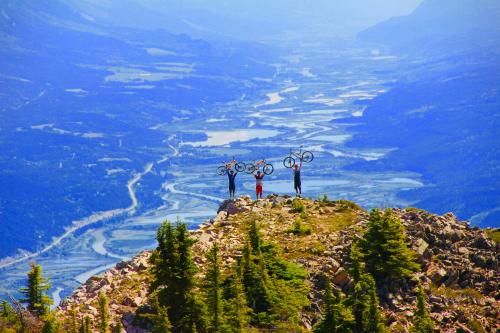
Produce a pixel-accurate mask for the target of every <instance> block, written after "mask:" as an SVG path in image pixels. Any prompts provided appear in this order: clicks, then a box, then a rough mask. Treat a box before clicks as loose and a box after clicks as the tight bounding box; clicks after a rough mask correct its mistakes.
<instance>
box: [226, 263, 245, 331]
mask: <svg viewBox="0 0 500 333" xmlns="http://www.w3.org/2000/svg"><path fill="white" fill-rule="evenodd" d="M224 299H225V302H224V309H225V314H226V316H225V319H226V320H225V325H224V331H227V332H231V333H241V332H243V330H244V329H245V327H247V326H248V322H249V320H250V318H249V313H250V308H249V307H248V306H247V301H246V298H245V290H244V286H243V282H242V272H241V266H240V265H239V264H238V265H235V267H234V269H233V275H232V276H231V278H230V279H228V284H227V288H226V290H225V293H224Z"/></svg>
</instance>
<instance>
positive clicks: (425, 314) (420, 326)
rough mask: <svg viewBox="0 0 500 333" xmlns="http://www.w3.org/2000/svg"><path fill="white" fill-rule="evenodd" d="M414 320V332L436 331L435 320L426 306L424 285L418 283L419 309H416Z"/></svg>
mask: <svg viewBox="0 0 500 333" xmlns="http://www.w3.org/2000/svg"><path fill="white" fill-rule="evenodd" d="M414 318H415V319H414V321H413V327H412V329H411V332H412V333H433V332H434V322H433V321H432V318H431V317H430V316H429V311H427V308H426V306H425V300H424V290H423V288H422V285H421V284H419V285H418V294H417V310H416V311H415V316H414Z"/></svg>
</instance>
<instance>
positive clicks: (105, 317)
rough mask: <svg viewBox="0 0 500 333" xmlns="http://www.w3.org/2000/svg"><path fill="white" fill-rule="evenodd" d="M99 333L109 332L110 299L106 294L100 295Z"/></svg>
mask: <svg viewBox="0 0 500 333" xmlns="http://www.w3.org/2000/svg"><path fill="white" fill-rule="evenodd" d="M99 332H100V333H110V332H109V310H108V299H107V298H106V295H105V294H104V293H102V292H101V293H99Z"/></svg>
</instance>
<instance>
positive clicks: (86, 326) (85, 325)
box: [80, 316, 94, 333]
mask: <svg viewBox="0 0 500 333" xmlns="http://www.w3.org/2000/svg"><path fill="white" fill-rule="evenodd" d="M93 328H94V325H93V323H92V320H91V319H90V317H89V316H85V318H84V319H82V325H81V326H80V333H92V329H93Z"/></svg>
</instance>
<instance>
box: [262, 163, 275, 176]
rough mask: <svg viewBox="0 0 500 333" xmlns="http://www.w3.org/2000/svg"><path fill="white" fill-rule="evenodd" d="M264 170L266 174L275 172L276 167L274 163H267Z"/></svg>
mask: <svg viewBox="0 0 500 333" xmlns="http://www.w3.org/2000/svg"><path fill="white" fill-rule="evenodd" d="M262 171H263V172H264V173H265V174H266V175H270V174H272V173H273V171H274V167H273V165H272V164H266V165H264V167H263V168H262Z"/></svg>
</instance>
